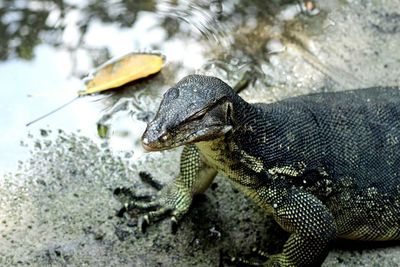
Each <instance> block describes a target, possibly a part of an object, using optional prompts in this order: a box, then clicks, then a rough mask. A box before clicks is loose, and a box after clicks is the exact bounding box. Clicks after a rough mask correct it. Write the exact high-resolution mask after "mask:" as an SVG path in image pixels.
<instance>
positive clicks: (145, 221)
mask: <svg viewBox="0 0 400 267" xmlns="http://www.w3.org/2000/svg"><path fill="white" fill-rule="evenodd" d="M149 224H150V220H149V217H148V216H147V215H144V216H142V217H139V221H138V225H139V228H140V231H141V232H142V233H143V234H144V233H146V229H147V226H149Z"/></svg>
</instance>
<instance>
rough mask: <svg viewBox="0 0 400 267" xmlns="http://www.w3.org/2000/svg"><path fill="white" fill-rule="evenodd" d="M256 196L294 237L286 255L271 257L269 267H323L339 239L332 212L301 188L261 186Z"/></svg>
mask: <svg viewBox="0 0 400 267" xmlns="http://www.w3.org/2000/svg"><path fill="white" fill-rule="evenodd" d="M253 196H254V198H255V200H256V202H257V203H258V204H260V205H261V206H262V207H263V208H266V209H267V210H268V211H269V212H271V211H272V214H273V217H274V219H275V221H276V222H277V223H278V224H279V225H280V226H281V227H282V228H283V229H284V230H286V231H288V232H290V233H291V235H290V237H289V239H288V240H287V241H286V243H285V245H284V247H283V251H282V252H281V253H279V254H276V255H272V256H270V258H269V259H268V261H267V262H266V263H265V266H320V265H321V264H322V262H323V261H324V259H325V257H326V256H327V253H328V249H329V248H328V246H329V244H330V243H331V241H332V240H333V239H334V238H335V237H336V226H335V223H334V220H333V216H332V214H331V213H330V211H329V210H328V208H327V207H326V206H325V205H324V204H323V203H322V202H321V201H320V200H318V199H317V198H316V197H314V196H312V195H310V194H308V193H306V192H304V191H301V190H299V189H297V188H276V189H271V188H267V187H264V186H261V187H259V188H257V189H255V190H254V192H253ZM267 203H268V204H267Z"/></svg>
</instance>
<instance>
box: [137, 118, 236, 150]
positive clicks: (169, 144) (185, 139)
mask: <svg viewBox="0 0 400 267" xmlns="http://www.w3.org/2000/svg"><path fill="white" fill-rule="evenodd" d="M230 130H232V126H226V125H212V126H209V127H207V128H205V129H200V130H197V131H194V132H191V133H189V134H187V135H183V136H179V134H178V135H177V136H175V137H172V136H171V137H170V138H165V139H164V140H162V139H161V140H160V139H158V140H156V141H154V142H151V141H149V138H147V135H146V133H145V135H144V136H143V138H142V146H143V148H144V149H145V150H146V151H149V152H152V151H162V150H167V149H171V148H175V147H179V146H182V145H188V144H193V143H197V142H201V141H209V140H212V139H216V138H218V137H221V136H223V135H225V134H226V133H227V132H229V131H230Z"/></svg>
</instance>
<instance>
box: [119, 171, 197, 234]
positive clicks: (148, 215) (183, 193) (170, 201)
mask: <svg viewBox="0 0 400 267" xmlns="http://www.w3.org/2000/svg"><path fill="white" fill-rule="evenodd" d="M139 176H140V178H141V180H142V181H143V182H144V183H146V184H148V185H150V186H151V187H152V188H153V189H155V190H157V191H158V192H157V193H156V194H152V193H151V192H150V191H142V192H136V191H134V190H132V189H128V188H117V189H116V190H114V194H115V195H116V196H118V197H119V198H120V199H124V200H123V203H124V207H123V208H121V209H120V210H119V211H118V212H117V216H120V217H122V216H123V215H124V213H127V212H129V213H131V212H133V213H139V220H138V226H139V228H140V229H141V231H142V232H143V233H144V232H146V228H147V226H148V225H150V224H152V223H154V222H157V221H159V220H162V219H164V218H166V217H170V218H171V230H172V232H173V233H175V232H176V230H177V228H178V222H179V221H180V220H181V219H182V217H183V216H184V215H185V214H186V212H187V211H188V210H189V207H190V205H191V203H192V198H193V197H192V194H191V192H190V191H189V190H188V189H187V188H185V187H184V186H182V185H180V184H179V183H178V182H173V183H171V184H168V185H166V186H162V185H161V184H160V183H159V182H158V181H156V180H154V179H153V178H152V177H151V175H150V174H148V173H144V172H141V173H139ZM153 191H154V190H153Z"/></svg>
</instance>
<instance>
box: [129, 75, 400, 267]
mask: <svg viewBox="0 0 400 267" xmlns="http://www.w3.org/2000/svg"><path fill="white" fill-rule="evenodd" d="M399 104H400V90H399V88H397V87H373V88H367V89H358V90H349V91H342V92H331V93H314V94H310V95H304V96H298V97H291V98H287V99H284V100H281V101H278V102H275V103H270V104H261V103H260V104H250V103H247V102H246V101H244V100H243V99H242V98H241V97H240V96H239V95H238V94H237V93H236V92H235V91H234V90H233V89H232V88H230V87H229V86H228V85H227V84H226V83H224V82H223V81H222V80H220V79H218V78H215V77H210V76H201V75H189V76H187V77H185V78H183V79H182V80H181V81H180V82H178V83H177V84H176V85H175V86H173V87H172V88H170V89H169V90H168V91H167V92H166V93H165V94H164V96H163V99H162V101H161V104H160V107H159V109H158V112H157V113H156V116H155V118H154V119H153V120H152V121H151V122H150V123H149V124H148V126H147V128H146V130H145V132H144V134H143V137H142V144H143V146H144V148H145V149H147V150H149V151H158V150H164V149H170V148H173V147H178V146H182V145H184V146H185V147H184V149H183V152H182V156H181V167H180V174H179V176H178V177H177V178H176V179H175V180H174V181H173V182H172V183H171V184H169V185H167V186H166V187H164V188H163V189H162V190H161V191H160V192H159V194H158V195H157V197H156V198H155V199H153V200H150V201H135V202H134V203H133V205H134V206H135V207H137V208H139V209H146V210H148V209H151V211H150V212H146V215H144V216H143V217H142V222H143V224H148V223H151V222H154V221H156V220H159V219H161V218H165V217H167V216H170V217H171V220H172V222H174V223H177V222H178V221H179V220H180V219H181V218H182V216H183V215H184V214H185V213H186V212H187V211H188V209H189V207H190V205H191V202H192V198H193V196H194V195H195V194H198V193H201V192H203V191H205V190H206V189H207V187H208V186H209V185H210V183H211V182H212V180H213V178H214V177H215V175H216V174H217V172H222V173H223V174H224V175H225V176H227V177H229V179H230V180H231V181H232V182H233V184H234V185H235V186H237V187H238V188H239V189H240V190H241V191H243V192H244V193H245V194H246V195H247V196H249V197H250V198H251V199H253V200H254V201H255V202H256V203H257V204H258V205H259V206H260V207H262V208H263V209H264V210H265V211H266V212H267V213H269V214H271V215H272V216H273V218H274V220H275V221H276V222H277V223H278V224H279V225H280V226H281V227H282V228H283V229H284V230H286V231H287V232H289V233H290V236H289V238H288V240H287V241H286V243H285V245H284V247H283V250H282V252H281V253H279V254H276V255H271V256H270V257H269V258H268V260H267V261H266V262H265V266H314V265H320V264H322V262H323V261H324V259H325V258H326V256H327V254H328V252H329V244H330V243H331V241H332V240H334V239H336V238H345V239H353V240H399V239H400V119H399V118H400V105H399Z"/></svg>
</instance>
